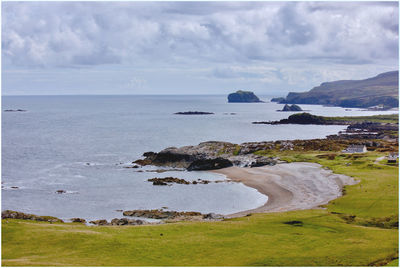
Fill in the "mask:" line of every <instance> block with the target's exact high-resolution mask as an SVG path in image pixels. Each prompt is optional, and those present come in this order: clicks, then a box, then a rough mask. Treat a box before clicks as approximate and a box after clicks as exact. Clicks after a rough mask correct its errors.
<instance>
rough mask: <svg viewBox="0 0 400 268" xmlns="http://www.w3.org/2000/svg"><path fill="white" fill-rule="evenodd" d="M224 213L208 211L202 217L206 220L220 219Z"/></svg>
mask: <svg viewBox="0 0 400 268" xmlns="http://www.w3.org/2000/svg"><path fill="white" fill-rule="evenodd" d="M224 218H225V217H224V215H221V214H215V213H208V214H204V215H203V219H207V220H221V219H224Z"/></svg>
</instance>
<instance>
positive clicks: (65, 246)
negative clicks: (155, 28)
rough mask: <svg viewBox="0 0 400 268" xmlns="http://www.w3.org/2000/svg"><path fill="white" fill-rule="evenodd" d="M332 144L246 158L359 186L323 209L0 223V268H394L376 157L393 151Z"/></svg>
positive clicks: (386, 177) (383, 169)
mask: <svg viewBox="0 0 400 268" xmlns="http://www.w3.org/2000/svg"><path fill="white" fill-rule="evenodd" d="M385 120H386V119H385ZM341 142H344V141H341V140H315V141H298V142H297V143H294V146H292V147H291V149H287V150H286V149H284V148H285V147H284V144H283V143H277V144H274V146H273V147H268V148H269V149H268V150H267V149H263V150H258V151H256V152H253V154H257V155H270V156H277V157H279V158H280V159H281V160H286V161H288V162H293V161H306V162H315V163H319V164H321V165H322V166H324V167H326V168H329V169H331V170H333V171H334V172H335V173H341V174H346V175H349V176H352V177H354V178H356V179H358V180H360V183H359V184H356V185H352V186H346V187H345V188H344V189H343V196H342V197H340V198H338V199H336V200H333V201H331V202H330V203H329V204H328V205H326V206H324V208H320V209H314V210H302V211H291V212H282V213H268V214H253V215H249V216H247V217H243V218H236V219H229V220H224V221H219V222H215V221H214V222H177V223H168V224H161V225H147V226H86V225H84V224H80V223H48V222H39V221H32V220H15V219H3V220H2V265H4V266H368V265H371V266H382V265H392V266H397V265H398V174H399V173H398V165H397V164H388V163H387V161H386V160H380V159H381V158H380V157H382V156H386V155H387V154H388V151H391V150H393V149H396V148H398V147H397V146H398V144H397V142H387V144H384V141H371V145H370V146H369V152H367V153H363V154H343V153H341V152H340V151H341V149H343V147H344V146H345V145H343V144H342V143H341ZM345 142H347V143H351V142H352V141H351V140H346V141H345ZM374 142H375V143H379V142H380V143H381V144H380V145H379V146H378V145H376V144H374ZM236 147H237V146H236ZM236 147H235V146H232V148H231V150H232V152H236V151H237V150H238V148H236ZM228 149H229V148H227V150H228ZM239 149H240V147H239ZM377 159H378V160H377Z"/></svg>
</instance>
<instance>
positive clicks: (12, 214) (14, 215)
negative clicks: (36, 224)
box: [1, 210, 63, 223]
mask: <svg viewBox="0 0 400 268" xmlns="http://www.w3.org/2000/svg"><path fill="white" fill-rule="evenodd" d="M1 218H2V219H21V220H33V221H47V222H50V223H53V222H63V220H61V219H59V218H56V217H52V216H38V215H35V214H27V213H23V212H18V211H13V210H5V211H3V212H1Z"/></svg>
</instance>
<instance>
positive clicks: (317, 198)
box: [212, 162, 358, 217]
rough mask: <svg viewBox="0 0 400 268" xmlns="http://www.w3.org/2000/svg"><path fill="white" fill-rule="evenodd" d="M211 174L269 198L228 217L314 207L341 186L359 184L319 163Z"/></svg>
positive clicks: (332, 196)
mask: <svg viewBox="0 0 400 268" xmlns="http://www.w3.org/2000/svg"><path fill="white" fill-rule="evenodd" d="M212 172H215V173H219V174H224V175H226V176H227V178H229V179H231V180H233V181H236V182H242V183H243V184H245V185H247V186H249V187H253V188H255V189H257V190H258V191H259V192H260V193H262V194H265V195H267V196H268V201H267V202H266V203H265V204H264V205H263V206H261V207H258V208H255V209H251V210H246V211H241V212H238V213H235V214H230V215H227V216H228V217H240V216H245V215H247V214H249V213H265V212H279V211H289V210H302V209H311V208H315V207H317V206H320V205H323V204H326V203H328V202H329V201H330V200H333V199H336V198H338V197H339V196H341V195H342V187H343V185H352V184H356V183H358V182H357V181H356V180H354V179H353V178H351V177H348V176H345V175H340V174H334V173H332V171H330V170H326V169H323V168H322V166H321V165H319V164H315V163H302V162H298V163H284V164H277V165H275V166H263V167H256V168H241V167H229V168H224V169H218V170H213V171H212Z"/></svg>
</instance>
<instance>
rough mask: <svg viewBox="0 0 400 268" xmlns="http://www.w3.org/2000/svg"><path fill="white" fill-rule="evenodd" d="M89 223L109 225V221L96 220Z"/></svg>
mask: <svg viewBox="0 0 400 268" xmlns="http://www.w3.org/2000/svg"><path fill="white" fill-rule="evenodd" d="M89 223H91V224H94V225H109V223H108V221H107V220H95V221H90V222H89Z"/></svg>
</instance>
